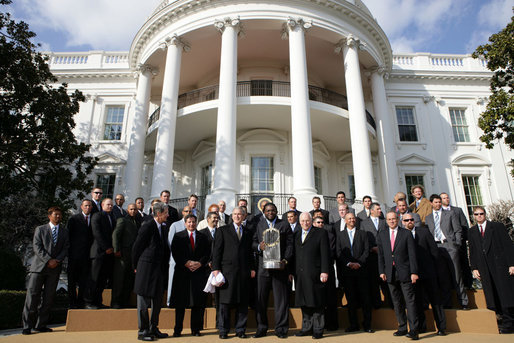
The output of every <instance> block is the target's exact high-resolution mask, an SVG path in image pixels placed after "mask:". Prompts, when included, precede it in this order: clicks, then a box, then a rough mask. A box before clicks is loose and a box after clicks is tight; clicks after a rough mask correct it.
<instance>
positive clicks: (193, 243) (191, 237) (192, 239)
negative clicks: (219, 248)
mask: <svg viewBox="0 0 514 343" xmlns="http://www.w3.org/2000/svg"><path fill="white" fill-rule="evenodd" d="M189 240H190V241H191V249H192V250H193V251H195V238H194V237H193V234H192V233H191V235H189Z"/></svg>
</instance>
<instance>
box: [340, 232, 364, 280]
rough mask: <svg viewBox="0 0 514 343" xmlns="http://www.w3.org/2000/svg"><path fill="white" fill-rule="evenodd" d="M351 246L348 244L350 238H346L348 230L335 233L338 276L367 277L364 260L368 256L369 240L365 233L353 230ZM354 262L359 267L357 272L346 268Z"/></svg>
mask: <svg viewBox="0 0 514 343" xmlns="http://www.w3.org/2000/svg"><path fill="white" fill-rule="evenodd" d="M354 230H355V232H354V235H353V245H352V244H350V237H348V230H347V229H344V230H343V231H339V232H337V243H336V250H337V253H336V254H337V261H338V262H339V266H341V267H340V268H342V273H340V275H341V276H342V277H343V278H345V277H352V276H361V277H362V276H364V277H365V276H367V273H366V260H367V259H368V256H369V239H368V236H367V234H366V232H364V231H362V230H359V229H354ZM350 262H356V263H359V264H360V265H361V267H360V268H359V269H357V270H354V269H351V268H350V267H348V263H350Z"/></svg>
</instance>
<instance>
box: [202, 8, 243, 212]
mask: <svg viewBox="0 0 514 343" xmlns="http://www.w3.org/2000/svg"><path fill="white" fill-rule="evenodd" d="M214 26H215V27H216V28H217V29H218V30H219V31H220V32H221V33H222V35H221V60H220V82H219V97H218V118H217V126H216V157H215V162H214V180H213V182H214V187H213V192H212V194H210V195H209V196H208V197H207V200H206V203H208V204H210V203H214V202H216V203H217V202H218V201H219V200H224V201H225V202H226V203H227V208H228V209H231V208H233V207H234V204H235V195H236V182H237V180H239V177H236V176H237V175H238V173H236V166H238V164H237V163H236V128H237V123H236V119H237V94H236V86H237V37H238V35H239V32H240V30H241V24H240V21H239V18H234V19H231V18H226V19H224V20H223V21H216V22H215V23H214Z"/></svg>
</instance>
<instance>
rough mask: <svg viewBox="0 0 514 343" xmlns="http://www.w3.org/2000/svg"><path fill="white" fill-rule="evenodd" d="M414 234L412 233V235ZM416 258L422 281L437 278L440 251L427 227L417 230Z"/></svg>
mask: <svg viewBox="0 0 514 343" xmlns="http://www.w3.org/2000/svg"><path fill="white" fill-rule="evenodd" d="M411 234H412V233H411ZM414 235H415V237H414V241H415V242H416V256H417V258H418V269H419V278H420V279H422V280H426V279H434V278H437V259H438V258H439V249H438V248H437V244H436V243H435V240H434V236H432V234H431V233H430V231H428V229H427V228H426V226H420V227H416V228H415V234H414Z"/></svg>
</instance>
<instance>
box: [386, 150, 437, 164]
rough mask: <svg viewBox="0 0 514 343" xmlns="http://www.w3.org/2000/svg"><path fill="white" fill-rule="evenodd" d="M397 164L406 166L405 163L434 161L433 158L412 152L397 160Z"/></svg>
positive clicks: (431, 162) (432, 162)
mask: <svg viewBox="0 0 514 343" xmlns="http://www.w3.org/2000/svg"><path fill="white" fill-rule="evenodd" d="M396 164H397V165H401V166H405V165H425V166H427V165H431V166H432V165H434V164H435V163H434V161H432V160H431V159H428V158H426V157H423V156H421V155H418V154H414V153H413V154H410V155H407V156H404V157H402V158H400V159H398V160H396Z"/></svg>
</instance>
